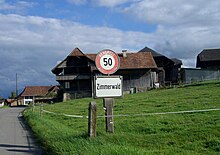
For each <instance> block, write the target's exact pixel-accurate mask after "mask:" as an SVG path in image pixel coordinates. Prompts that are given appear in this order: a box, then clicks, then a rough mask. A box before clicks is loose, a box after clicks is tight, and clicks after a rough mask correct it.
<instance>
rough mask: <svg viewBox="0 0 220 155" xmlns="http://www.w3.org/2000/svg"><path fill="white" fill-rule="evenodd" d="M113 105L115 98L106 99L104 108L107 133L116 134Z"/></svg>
mask: <svg viewBox="0 0 220 155" xmlns="http://www.w3.org/2000/svg"><path fill="white" fill-rule="evenodd" d="M113 105H114V98H104V99H103V106H104V108H105V116H106V117H105V122H106V132H110V133H114V122H113Z"/></svg>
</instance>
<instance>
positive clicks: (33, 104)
mask: <svg viewBox="0 0 220 155" xmlns="http://www.w3.org/2000/svg"><path fill="white" fill-rule="evenodd" d="M34 106H35V97H34V96H33V100H32V111H34Z"/></svg>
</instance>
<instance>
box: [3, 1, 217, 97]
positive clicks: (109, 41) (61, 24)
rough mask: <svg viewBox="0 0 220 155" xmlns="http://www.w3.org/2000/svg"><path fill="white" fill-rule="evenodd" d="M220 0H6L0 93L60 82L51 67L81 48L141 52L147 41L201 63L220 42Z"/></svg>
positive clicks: (166, 52)
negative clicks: (206, 50)
mask: <svg viewBox="0 0 220 155" xmlns="http://www.w3.org/2000/svg"><path fill="white" fill-rule="evenodd" d="M219 6H220V1H219V0H211V1H207V0H190V1H186V0H38V1H35V0H21V1H20V0H0V56H1V57H0V62H1V63H0V96H4V97H8V96H9V95H10V92H11V91H15V77H16V76H15V75H16V73H17V74H18V86H19V91H21V90H22V89H23V88H24V86H26V85H50V84H57V83H56V81H55V76H54V75H53V74H52V73H51V69H52V68H53V67H54V66H55V65H56V64H57V62H58V61H60V60H62V59H64V58H65V57H66V56H67V55H68V54H69V53H70V52H71V51H72V50H73V49H74V48H75V47H79V48H80V49H81V50H82V51H83V52H84V53H97V52H99V51H100V50H102V49H106V48H109V49H112V50H114V51H116V52H118V51H121V50H122V49H127V50H129V51H132V52H136V51H138V50H140V49H142V48H144V47H145V46H147V47H149V48H152V49H154V50H156V51H158V52H159V53H161V54H164V55H166V56H168V57H171V58H172V57H176V58H179V59H181V60H182V61H183V64H184V66H185V67H195V59H196V56H197V54H198V53H199V52H200V51H201V50H202V49H204V48H218V47H220V43H219V40H220V26H219V25H220V7H219Z"/></svg>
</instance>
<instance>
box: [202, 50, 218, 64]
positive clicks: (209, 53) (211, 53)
mask: <svg viewBox="0 0 220 155" xmlns="http://www.w3.org/2000/svg"><path fill="white" fill-rule="evenodd" d="M198 58H199V59H200V61H216V60H220V48H219V49H204V50H203V51H202V52H201V53H200V54H198Z"/></svg>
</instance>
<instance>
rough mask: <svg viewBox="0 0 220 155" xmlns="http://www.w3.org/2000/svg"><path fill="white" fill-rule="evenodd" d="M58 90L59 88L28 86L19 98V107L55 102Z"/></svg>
mask: <svg viewBox="0 0 220 155" xmlns="http://www.w3.org/2000/svg"><path fill="white" fill-rule="evenodd" d="M58 90H59V87H58V86H26V87H25V88H24V90H23V91H22V92H21V94H20V95H19V96H18V102H19V105H29V104H30V103H33V102H35V103H37V102H43V103H51V102H54V100H55V98H56V95H57V93H58Z"/></svg>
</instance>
